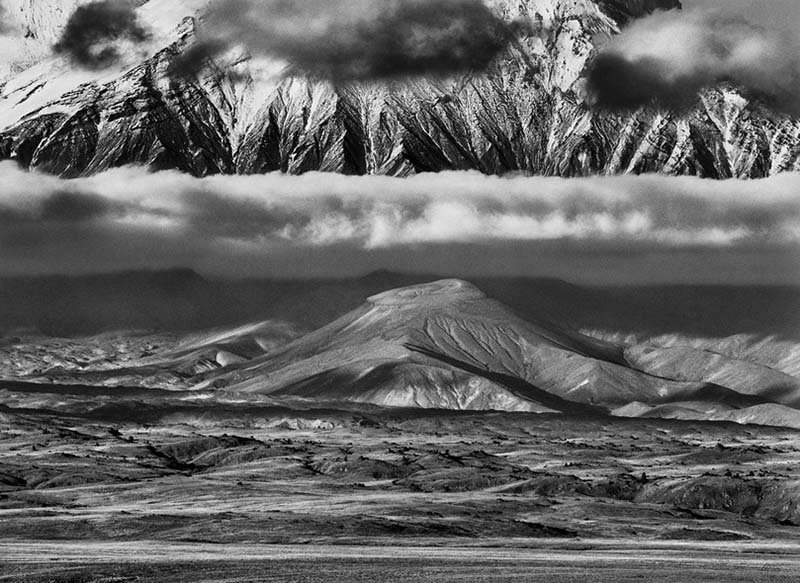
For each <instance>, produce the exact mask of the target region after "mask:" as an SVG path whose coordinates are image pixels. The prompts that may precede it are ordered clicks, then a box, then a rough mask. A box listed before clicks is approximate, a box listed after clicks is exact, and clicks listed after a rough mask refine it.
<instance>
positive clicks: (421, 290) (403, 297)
mask: <svg viewBox="0 0 800 583" xmlns="http://www.w3.org/2000/svg"><path fill="white" fill-rule="evenodd" d="M485 297H486V296H485V295H484V293H483V292H482V291H481V290H479V289H478V288H477V287H475V286H474V285H472V284H471V283H469V282H467V281H463V280H461V279H441V280H439V281H434V282H431V283H425V284H421V285H412V286H409V287H404V288H400V289H394V290H390V291H387V292H383V293H380V294H377V295H374V296H371V297H370V298H368V301H369V302H370V303H371V304H375V305H382V306H387V305H389V306H393V305H400V304H425V305H429V304H431V303H440V302H442V301H445V302H449V301H452V300H455V299H459V300H478V299H483V298H485Z"/></svg>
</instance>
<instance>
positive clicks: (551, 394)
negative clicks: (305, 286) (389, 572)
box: [194, 279, 800, 422]
mask: <svg viewBox="0 0 800 583" xmlns="http://www.w3.org/2000/svg"><path fill="white" fill-rule="evenodd" d="M546 316H547V314H542V315H541V316H540V318H538V319H536V320H523V319H522V318H520V317H519V316H517V315H516V314H515V313H514V312H513V311H511V310H510V309H509V308H507V307H506V306H504V305H503V304H501V303H500V302H498V301H496V300H493V299H490V298H488V297H487V296H486V295H485V294H484V293H483V292H481V291H480V290H479V289H478V288H476V287H474V286H473V285H471V284H469V283H467V282H465V281H462V280H454V279H450V280H440V281H437V282H433V283H427V284H421V285H415V286H411V287H406V288H400V289H395V290H390V291H387V292H384V293H381V294H378V295H374V296H372V297H370V298H369V299H368V300H367V302H366V303H365V304H363V305H362V306H361V307H359V308H357V309H356V310H354V311H352V312H350V313H348V314H346V315H344V316H342V317H341V318H339V319H337V320H336V321H334V322H332V323H330V324H328V325H327V326H324V327H322V328H320V329H319V330H317V331H315V332H312V333H310V334H307V335H305V336H302V337H301V338H299V339H297V340H295V341H293V342H290V343H288V344H287V345H286V346H284V347H283V348H282V349H278V350H276V351H273V352H271V353H269V354H265V355H264V356H261V357H256V358H254V359H251V360H248V361H243V362H238V363H233V364H231V365H230V366H227V367H224V368H222V369H217V370H214V371H211V372H209V373H208V374H201V375H199V376H198V377H197V378H196V379H195V381H194V382H197V384H196V385H195V386H196V388H197V389H200V390H203V389H206V390H208V389H220V390H221V389H224V391H225V392H226V393H247V394H259V395H268V396H270V397H271V398H278V399H282V398H290V399H297V398H299V399H303V400H312V401H314V402H323V403H353V402H355V403H370V404H375V405H381V406H393V407H418V408H434V409H457V410H465V409H466V410H470V409H479V410H482V409H497V410H505V411H534V412H540V413H545V412H549V413H554V412H559V413H580V414H591V413H594V414H597V413H603V412H608V411H615V413H616V414H618V415H620V416H646V415H650V414H653V412H656V415H654V416H659V415H664V413H663V411H664V408H665V407H666V408H671V409H677V410H687V411H691V412H693V413H694V414H695V415H697V416H698V417H697V418H705V419H708V418H709V417H711V416H720V418H721V419H726V420H735V419H737V418H738V417H737V415H738V416H741V418H742V419H756V420H763V419H764V416H765V413H764V412H765V411H766V412H769V411H770V410H771V409H769V408H764V407H763V406H765V405H768V404H769V405H776V406H777V405H778V404H779V405H782V406H783V408H781V409H780V410H781V411H784V410H792V411H794V409H793V407H795V406H800V379H798V378H796V377H793V376H791V375H788V374H784V373H780V372H778V371H776V370H773V369H771V368H769V367H767V366H764V365H760V364H757V363H755V362H744V361H738V360H736V359H735V358H733V357H723V356H722V355H714V356H712V355H711V354H710V353H707V352H704V351H701V350H698V349H690V348H685V349H684V350H683V351H682V352H681V353H680V354H679V357H680V363H677V362H676V355H675V351H674V349H669V348H661V347H657V346H652V345H651V346H646V347H644V346H627V347H626V346H624V345H620V344H613V343H608V342H605V341H602V340H598V339H597V338H593V337H590V336H585V335H583V334H580V333H578V332H574V331H572V330H569V329H568V328H565V327H563V326H560V325H558V324H556V323H554V322H553V321H552V320H550V319H549V318H547V317H546ZM723 383H727V384H723ZM753 407H762V408H761V409H751V408H753ZM734 412H735V413H734ZM786 417H787V418H790V417H789V416H786ZM757 422H758V421H757Z"/></svg>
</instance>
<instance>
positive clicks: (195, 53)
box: [167, 39, 228, 79]
mask: <svg viewBox="0 0 800 583" xmlns="http://www.w3.org/2000/svg"><path fill="white" fill-rule="evenodd" d="M227 49H228V43H227V42H225V41H222V40H219V39H212V40H205V41H199V42H196V43H195V44H193V45H191V46H190V47H188V48H187V49H185V50H184V51H183V52H182V53H181V54H179V55H178V56H177V57H175V58H174V59H173V60H172V62H171V63H170V65H169V69H168V71H167V72H168V74H169V76H170V77H173V78H184V79H193V78H195V77H197V76H198V75H200V73H202V72H203V70H204V69H205V68H206V67H207V66H208V64H209V62H210V61H211V60H213V59H214V58H215V57H216V56H218V55H219V54H220V53H223V52H225V51H226V50H227Z"/></svg>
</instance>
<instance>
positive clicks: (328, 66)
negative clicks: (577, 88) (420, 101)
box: [172, 0, 521, 80]
mask: <svg viewBox="0 0 800 583" xmlns="http://www.w3.org/2000/svg"><path fill="white" fill-rule="evenodd" d="M520 27H521V25H520V24H519V23H508V22H504V21H503V20H501V19H500V18H498V17H497V16H496V15H495V14H494V13H493V12H492V11H491V10H490V9H489V8H488V7H487V6H486V5H485V4H484V3H483V2H482V1H481V0H380V1H376V0H304V1H302V2H292V1H287V0H218V1H217V2H215V3H214V4H213V5H212V9H211V11H210V12H209V13H208V15H207V16H206V17H205V19H204V25H203V28H202V38H201V40H200V41H199V44H197V45H196V46H195V48H193V49H190V50H189V51H188V52H187V53H185V54H184V55H183V57H182V58H179V59H178V60H177V61H176V63H175V64H174V66H173V69H172V72H173V74H179V75H184V76H191V75H196V74H197V73H198V72H199V71H200V70H201V69H202V67H203V64H204V62H205V60H206V59H207V58H208V57H209V56H212V55H214V54H217V53H219V52H222V51H224V50H226V49H227V48H229V47H231V46H233V45H239V44H242V45H244V46H245V47H246V48H247V49H248V50H249V51H251V52H253V53H254V54H258V55H262V56H268V57H274V58H279V59H284V60H286V61H288V62H289V63H291V64H292V65H294V66H295V67H297V68H298V69H300V70H302V71H304V72H306V73H310V74H312V75H316V76H319V77H323V78H328V79H334V80H353V79H360V80H364V79H382V78H389V77H405V76H413V75H438V74H444V75H446V74H451V73H456V72H461V71H467V70H481V69H484V68H486V67H487V66H488V65H489V63H490V62H491V61H492V60H493V59H494V58H495V57H496V56H497V55H498V54H499V53H500V52H502V51H503V50H504V49H505V48H506V47H507V46H508V44H509V43H510V42H511V40H512V39H513V38H514V36H515V35H516V34H518V33H519V31H520Z"/></svg>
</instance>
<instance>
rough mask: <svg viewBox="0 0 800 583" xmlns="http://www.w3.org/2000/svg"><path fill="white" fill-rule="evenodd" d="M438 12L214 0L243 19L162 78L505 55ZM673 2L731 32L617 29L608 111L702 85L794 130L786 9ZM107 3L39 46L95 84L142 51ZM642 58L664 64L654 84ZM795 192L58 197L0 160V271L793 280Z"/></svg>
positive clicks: (181, 180)
mask: <svg viewBox="0 0 800 583" xmlns="http://www.w3.org/2000/svg"><path fill="white" fill-rule="evenodd" d="M437 2H440V3H441V5H442V6H444V7H445V8H446V9H443V11H442V12H440V13H438V14H439V16H440V17H441V16H442V15H444V17H443V18H444V20H445V21H446V22H442V23H438V24H437V23H436V22H434V23H433V24H432V25H430V27H428V28H426V26H428V25H424V26H422V28H420V26H421V25H420V23H429V24H430V22H431V20H430V18H429V17H430V14H429V12H428V10H429V7H430V4H429V3H425V2H421V3H420V2H407V3H406V4H403V3H398V4H397V6H401V7H402V6H406V8H403V9H398V10H397V11H396V12H395V13H393V14H391V15H389V16H387V15H385V14H378V13H376V14H374V15H373V16H374V18H373V16H370V12H369V10H368V8H369V6H370V2H369V0H309V1H308V2H307V3H304V4H293V3H286V2H284V1H283V0H263V2H262V1H259V2H256V1H255V0H230V4H229V6H238V7H239V10H238V11H227V12H223V13H219V14H217V15H215V16H213V18H211V19H210V23H211V25H212V27H211V29H210V30H212V31H213V32H214V33H215V34H217V35H218V36H216V37H214V36H213V35H210V36H208V37H207V38H206V39H205V40H202V41H201V44H200V45H199V46H200V48H201V51H200V53H198V54H194V55H193V54H189V55H188V58H187V59H186V60H184V61H183V62H180V63H179V65H180V67H179V68H180V70H178V71H174V73H176V74H181V75H187V76H191V75H194V74H196V72H197V71H196V64H197V62H196V61H195V59H196V58H200V59H201V60H202V58H205V57H207V56H208V55H213V54H214V52H215V51H219V50H225V48H226V47H227V46H228V44H229V42H231V41H230V39H239V38H240V37H242V38H249V39H250V40H251V43H252V44H253V46H254V47H255V48H257V49H259V50H263V51H265V52H269V53H275V54H279V55H281V56H283V57H285V58H287V59H289V60H292V61H294V62H296V63H299V64H305V65H304V66H305V67H306V68H309V67H310V68H313V69H314V72H315V73H316V74H318V75H320V76H324V77H330V78H334V79H347V80H351V79H357V80H360V79H383V78H385V77H387V76H391V74H392V73H391V72H392V71H394V70H402V71H403V72H404V73H405V74H414V75H421V76H425V75H428V74H439V73H441V72H442V71H441V69H442V67H444V68H446V70H447V71H452V72H456V71H461V70H464V69H465V68H470V67H474V66H485V64H486V63H485V61H486V59H485V54H486V53H487V52H488V53H491V54H496V52H498V51H501V50H503V49H504V47H505V45H506V44H507V43H508V42H509V39H510V38H511V35H513V34H514V32H515V30H516V29H515V28H514V27H515V26H516V24H514V23H511V24H509V23H503V22H499V21H495V20H493V19H492V17H491V15H489V16H487V14H486V13H485V11H484V9H483V8H482V5H481V4H480V2H479V1H478V0H437ZM459 2H463V3H459ZM684 4H685V6H686V7H687V8H693V7H704V8H715V9H718V10H721V11H722V12H723V13H725V14H727V15H732V16H734V17H743V18H744V20H741V19H736V18H734V19H733V20H730V19H727V17H726V19H723V20H719V19H717V17H707V16H698V15H692V14H689V15H688V16H683V15H680V14H667V15H663V14H661V15H655V16H653V17H648V18H645V19H642V20H641V21H638V22H635V23H633V24H632V25H631V27H630V29H629V30H626V31H624V32H623V34H622V35H621V36H620V37H619V38H617V39H615V40H614V41H613V42H612V43H611V44H610V45H609V47H607V49H606V51H607V53H608V54H607V56H608V58H607V59H605V61H603V60H601V61H600V62H601V63H602V64H603V66H604V67H605V69H603V71H604V74H608V72H609V71H610V72H612V73H614V74H615V75H617V76H619V75H622V76H623V77H624V76H625V75H634V78H635V79H636V80H637V82H638V83H637V84H638V86H639V88H640V91H639V93H637V94H636V95H633V96H631V95H620V93H619V91H618V89H617V87H615V86H612V87H611V90H610V91H608V87H606V86H602V87H601V86H598V87H597V88H596V89H597V90H598V91H599V92H600V93H599V98H600V101H601V102H602V103H603V104H604V105H606V106H609V107H619V108H626V107H639V106H641V105H642V104H643V103H644V102H646V101H650V100H653V99H656V100H659V99H662V100H665V101H667V105H669V106H674V107H680V106H681V104H682V103H683V102H684V101H686V100H687V99H690V98H692V97H693V96H695V95H696V93H697V91H698V89H699V88H700V87H702V86H704V85H708V84H713V83H715V82H718V81H720V80H723V79H724V80H731V79H733V80H735V81H737V82H740V83H742V84H743V85H744V86H746V87H747V88H748V89H749V90H751V91H752V92H754V93H763V94H768V95H770V97H771V98H772V99H773V102H774V104H775V107H776V108H778V109H781V110H783V111H785V112H786V113H790V114H795V113H797V114H800V50H795V48H796V47H795V46H794V45H792V44H791V43H787V42H785V39H787V38H790V36H791V35H794V36H793V38H795V37H797V30H798V28H800V27H798V24H800V1H797V0H769V1H763V2H758V1H745V0H685V2H684ZM265 5H269V6H273V7H274V13H275V14H274V15H273V16H275V15H277V16H275V18H265V17H263V14H261V12H260V11H261V9H262V8H263V7H264V6H265ZM118 6H119V5H112V4H107V3H103V4H102V5H101V6H100V7H99V8H97V7H91V6H90V7H88V8H86V9H84V10H83V11H81V12H79V13H78V16H79V17H80V19H79V22H78V21H77V20H76V22H77V24H76V25H75V26H73V27H72V28H71V29H70V28H69V27H68V29H67V32H66V33H65V36H64V38H62V40H61V41H60V42H59V43H58V44H57V45H56V47H55V50H56V51H57V52H59V53H63V54H66V55H68V56H70V57H71V58H72V59H73V60H74V61H75V62H76V65H77V66H84V67H87V68H97V67H103V66H105V61H106V60H107V59H114V58H115V53H114V51H113V50H111V49H109V50H105V49H104V50H102V51H100V52H98V51H96V50H94V49H93V47H92V45H91V43H92V42H93V41H92V39H94V38H96V36H97V35H101V36H102V35H111V37H112V38H111V40H112V41H115V40H116V39H127V40H131V39H132V40H133V41H136V40H137V39H138V38H145V37H146V33H145V32H144V31H141V30H140V29H139V25H138V23H137V22H136V20H135V14H133V13H132V12H131V11H130V9H129V8H128V9H122V10H121V11H120V10H119V9H118ZM464 6H466V7H468V9H464V10H461V9H460V7H464ZM298 7H300V8H298ZM98 10H99V12H98ZM298 10H300V11H301V14H299V15H298V13H297V11H298ZM309 11H310V12H309ZM351 13H352V14H357V15H358V16H359V17H362V16H364V17H365V18H366V21H365V22H367V23H368V24H369V23H372V24H375V26H374V27H372V24H369V25H365V26H362V27H360V29H359V30H360V32H359V34H358V35H356V36H355V37H354V36H352V35H349V34H345V32H346V31H347V30H349V29H348V28H347V26H343V25H341V22H343V21H344V22H345V23H346V22H347V19H348V18H351V17H352V14H351ZM259 14H261V17H259V16H258V15H259ZM365 15H366V16H365ZM312 16H313V18H312ZM281 19H283V20H281ZM342 19H343V20H342ZM451 20H452V21H453V23H454V24H453V25H452V26H450V25H449V24H448V25H446V26H445V24H447V23H450V21H451ZM80 22H84V23H86V22H89V23H91V25H85V24H84V25H80V26H79V24H80ZM300 22H302V23H307V25H305V24H304V25H303V26H302V27H300V28H299V29H298V32H297V35H298V36H300V37H302V38H301V39H300V40H301V41H302V42H299V41H298V38H296V37H295V34H294V32H292V31H293V30H294V28H292V27H293V26H296V25H298V23H300ZM731 22H733V24H731ZM487 23H488V28H487V27H486V26H484V25H487ZM512 24H513V26H512ZM317 25H319V26H317ZM331 27H332V28H331ZM317 28H318V29H319V31H323V32H319V34H317V32H315V30H317ZM331 30H332V31H333V33H330V31H331ZM337 31H338V32H339V33H341V34H338V33H337ZM376 31H377V32H376ZM476 31H477V32H476ZM778 31H780V32H778ZM323 33H324V34H323ZM411 33H414V34H412V35H411V36H412V37H413V38H417V39H418V40H420V43H417V44H415V45H414V47H413V49H414V50H411V49H410V48H409V47H408V46H405V45H404V44H403V43H402V42H400V41H399V40H398V42H396V43H395V42H393V43H390V44H391V50H390V51H388V52H384V53H382V59H378V60H375V59H371V58H365V57H364V55H370V54H372V52H374V51H373V49H374V47H376V46H378V45H380V44H382V43H383V39H384V38H385V37H386V35H389V36H391V35H399V37H398V38H400V37H402V38H405V37H408V36H409V34H411ZM479 33H480V34H479ZM303 35H305V36H303ZM414 35H417V36H414ZM787 35H789V36H787ZM402 38H400V40H402ZM676 38H678V39H680V40H679V41H678V42H676V40H675V39H676ZM264 39H271V40H264ZM87 42H88V43H89V44H88V45H87V44H86V43H87ZM720 44H724V45H726V46H730V47H732V49H731V54H733V55H734V57H730V58H729V57H728V56H726V55H720V54H719V51H717V50H716V48H717V47H718V46H719V45H720ZM798 46H800V45H798ZM111 48H112V49H113V43H112V47H111ZM323 48H324V49H325V50H324V51H323V50H322V49H323ZM654 59H656V60H657V61H658V62H659V63H660V65H661V66H659V67H656V68H653V67H652V66H651V65H652V63H653V62H654ZM387 63H388V64H389V65H391V66H387ZM631 63H633V65H631ZM654 71H655V72H654ZM795 73H796V75H795ZM615 78H616V77H615ZM787 79H788V82H787ZM628 85H630V84H628ZM603 91H605V92H604V93H603ZM798 192H800V174H790V175H783V176H779V177H775V178H772V179H768V180H760V181H736V180H730V181H716V182H715V181H703V180H699V179H693V178H670V177H658V176H645V177H615V178H600V177H595V178H587V179H570V180H562V179H557V178H537V177H528V178H526V177H509V178H497V177H486V176H482V175H479V174H476V173H445V174H440V175H428V176H420V177H414V178H411V179H405V180H404V179H391V178H378V177H360V178H359V177H343V176H330V175H321V174H313V173H312V174H308V175H305V176H303V177H288V176H281V175H277V174H272V175H265V176H252V177H211V178H206V179H197V178H192V177H190V176H187V175H181V174H179V173H177V172H167V173H158V174H150V173H148V172H146V171H145V170H143V169H140V168H123V169H118V170H113V171H109V172H105V173H103V174H101V175H98V176H95V177H90V178H82V179H77V180H69V181H66V180H60V179H58V178H54V177H50V176H45V175H41V174H36V173H27V172H24V171H22V170H20V169H19V168H17V167H16V166H15V165H14V164H13V163H11V162H0V274H37V273H54V272H55V273H95V272H107V271H115V270H122V269H139V268H142V269H144V268H171V267H176V266H184V267H192V268H195V269H197V270H199V271H201V272H204V273H207V274H210V275H218V276H235V277H242V276H250V277H266V276H280V277H293V276H300V277H309V276H317V275H326V276H336V275H355V274H359V273H365V272H368V271H372V270H375V269H391V270H399V271H417V272H424V273H436V274H447V275H461V276H469V275H486V274H496V275H525V276H550V277H559V278H562V279H567V280H570V281H575V282H578V283H602V284H640V283H740V284H758V283H793V284H800V261H798V256H800V253H799V252H800V197H798V196H797V193H798Z"/></svg>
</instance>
